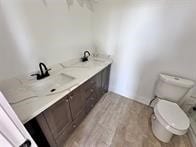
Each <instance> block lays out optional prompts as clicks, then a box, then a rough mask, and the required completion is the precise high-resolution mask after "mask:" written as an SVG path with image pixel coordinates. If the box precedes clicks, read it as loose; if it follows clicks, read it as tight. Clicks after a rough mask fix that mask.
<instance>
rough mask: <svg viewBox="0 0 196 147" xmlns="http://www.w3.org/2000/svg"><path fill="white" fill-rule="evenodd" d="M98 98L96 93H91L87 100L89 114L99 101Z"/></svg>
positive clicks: (86, 109) (86, 108)
mask: <svg viewBox="0 0 196 147" xmlns="http://www.w3.org/2000/svg"><path fill="white" fill-rule="evenodd" d="M97 101H98V99H97V97H96V94H92V95H90V96H89V97H88V98H87V100H86V106H85V112H86V113H87V114H88V113H89V112H90V111H91V109H92V108H93V107H94V106H95V104H96V103H97Z"/></svg>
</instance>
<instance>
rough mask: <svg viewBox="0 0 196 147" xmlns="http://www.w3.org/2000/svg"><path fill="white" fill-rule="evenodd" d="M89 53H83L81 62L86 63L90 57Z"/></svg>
mask: <svg viewBox="0 0 196 147" xmlns="http://www.w3.org/2000/svg"><path fill="white" fill-rule="evenodd" d="M90 55H91V54H90V52H89V51H84V56H83V57H82V58H81V59H82V62H86V61H88V57H89V56H90Z"/></svg>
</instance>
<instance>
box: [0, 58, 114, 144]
mask: <svg viewBox="0 0 196 147" xmlns="http://www.w3.org/2000/svg"><path fill="white" fill-rule="evenodd" d="M111 63H112V60H111V59H108V58H98V57H96V58H91V59H90V60H89V61H88V62H81V61H79V60H72V61H67V62H65V63H60V64H58V65H55V66H52V67H50V68H51V69H52V70H51V72H50V76H49V77H47V78H45V79H43V80H36V79H28V78H26V79H25V78H24V77H16V78H14V79H12V80H11V81H7V82H4V83H2V85H3V86H4V87H2V85H1V89H5V91H4V93H5V95H6V98H7V99H8V101H9V102H10V104H11V106H12V108H13V109H14V111H15V112H16V114H17V115H18V117H19V118H20V120H21V121H22V122H23V124H25V127H26V128H27V130H28V131H29V132H30V134H31V135H32V137H35V138H34V140H38V142H39V140H45V142H47V143H49V146H51V147H61V146H63V144H64V143H65V142H66V140H67V138H68V137H69V136H70V135H71V133H72V132H73V131H74V129H75V128H76V127H77V126H79V124H80V123H81V122H82V120H83V119H84V118H85V117H86V115H87V114H88V113H89V112H90V111H91V109H92V108H93V107H94V106H95V105H96V103H97V102H98V101H99V99H100V98H101V97H102V96H103V95H104V94H105V93H106V92H107V91H108V86H109V75H110V67H111ZM0 84H1V83H0ZM5 85H6V86H7V87H5ZM6 89H9V91H8V92H7V91H6ZM53 89H55V90H54V91H53ZM10 91H11V92H10ZM9 92H10V93H9ZM33 134H34V136H33ZM46 140H47V141H46ZM47 143H46V144H47ZM40 146H48V145H45V144H44V145H43V144H41V145H40Z"/></svg>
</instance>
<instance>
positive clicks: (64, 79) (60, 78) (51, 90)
mask: <svg viewBox="0 0 196 147" xmlns="http://www.w3.org/2000/svg"><path fill="white" fill-rule="evenodd" d="M74 79H75V78H74V77H71V76H69V75H66V74H64V73H59V74H57V75H53V76H50V77H48V78H46V79H42V80H39V81H36V82H34V83H31V84H29V85H28V88H30V89H31V90H32V91H33V92H34V93H35V94H36V95H37V96H45V95H51V94H55V93H58V92H61V91H63V90H65V89H66V86H67V84H68V83H70V82H71V81H73V80H74Z"/></svg>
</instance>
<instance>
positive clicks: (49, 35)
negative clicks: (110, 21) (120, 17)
mask: <svg viewBox="0 0 196 147" xmlns="http://www.w3.org/2000/svg"><path fill="white" fill-rule="evenodd" d="M46 2H47V5H45V4H44V3H43V1H42V0H9V1H8V0H0V67H1V70H0V80H3V79H7V78H10V77H12V76H15V75H18V74H23V73H28V72H32V71H34V70H37V69H38V63H39V62H40V61H43V62H45V63H46V64H47V65H53V64H56V63H59V62H62V61H65V60H68V59H71V58H76V57H79V56H81V55H82V52H83V50H87V49H91V48H92V12H91V11H90V10H89V9H87V8H86V7H85V6H84V7H80V6H79V5H78V3H76V2H75V3H74V4H73V5H72V6H70V7H68V6H67V4H66V1H64V0H47V1H46Z"/></svg>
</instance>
